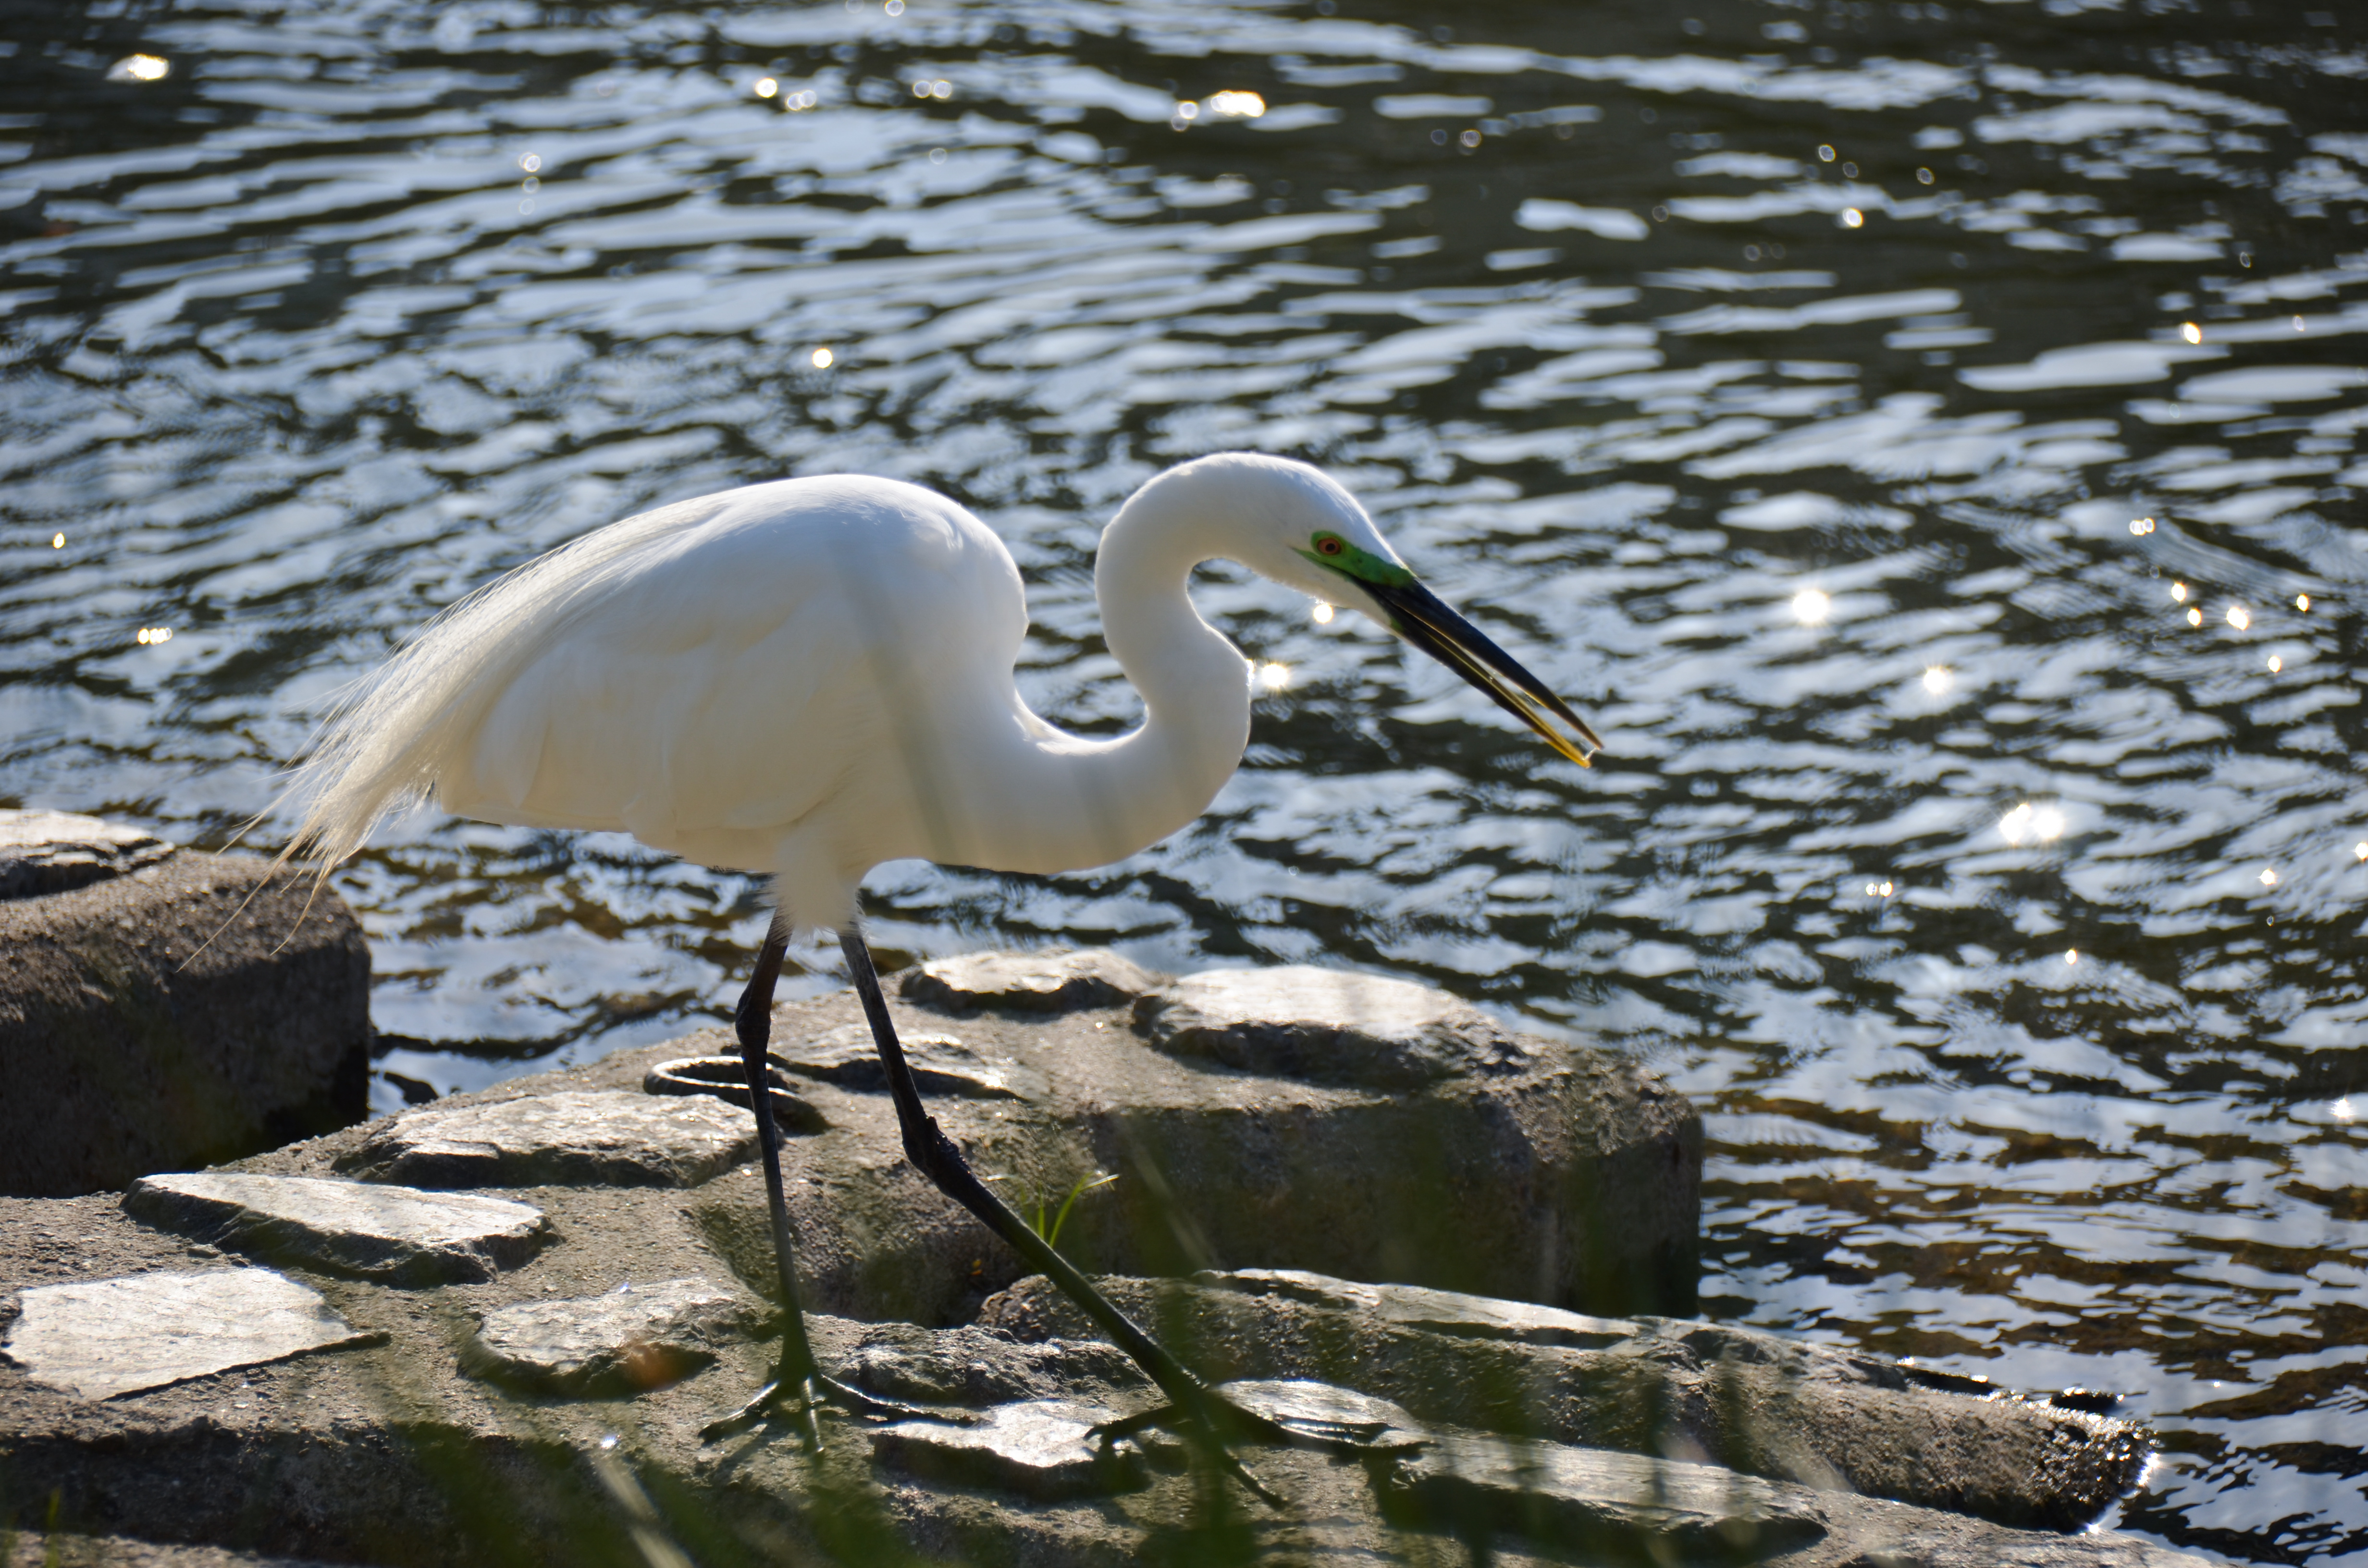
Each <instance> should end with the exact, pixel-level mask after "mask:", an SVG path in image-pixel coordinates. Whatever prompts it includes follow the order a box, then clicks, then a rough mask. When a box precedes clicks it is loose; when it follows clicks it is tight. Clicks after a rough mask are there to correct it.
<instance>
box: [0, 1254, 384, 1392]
mask: <svg viewBox="0 0 2368 1568" xmlns="http://www.w3.org/2000/svg"><path fill="white" fill-rule="evenodd" d="M22 1299H23V1312H21V1314H20V1315H19V1316H18V1317H17V1323H16V1326H15V1327H14V1328H13V1329H11V1330H10V1332H9V1335H8V1343H7V1345H6V1347H5V1349H6V1355H7V1358H8V1359H10V1360H11V1361H14V1362H15V1363H16V1364H17V1366H19V1367H22V1368H24V1369H25V1372H26V1375H27V1376H28V1377H30V1378H32V1379H33V1380H34V1381H37V1382H42V1383H46V1384H48V1385H49V1386H50V1387H51V1388H55V1389H63V1390H65V1391H66V1392H70V1393H74V1394H78V1395H80V1396H81V1397H82V1398H84V1399H112V1398H113V1397H115V1396H116V1395H117V1394H123V1393H137V1392H140V1391H142V1389H154V1388H163V1387H165V1385H166V1384H168V1383H178V1382H186V1381H188V1380H189V1379H191V1378H202V1377H207V1376H210V1375H211V1374H212V1373H215V1372H226V1371H229V1370H230V1369H233V1368H234V1367H256V1366H261V1365H264V1364H265V1363H267V1362H271V1361H284V1360H286V1359H287V1358H289V1357H290V1356H302V1355H303V1354H304V1353H305V1352H306V1351H309V1350H332V1349H336V1347H337V1346H344V1345H361V1344H367V1343H370V1342H371V1341H372V1340H373V1339H374V1338H375V1336H374V1335H366V1334H357V1333H355V1332H354V1330H353V1329H352V1327H351V1326H349V1325H348V1324H347V1322H346V1320H345V1319H343V1318H341V1317H339V1316H338V1315H337V1314H336V1312H335V1311H333V1310H332V1309H331V1308H330V1306H329V1303H328V1302H326V1301H323V1300H322V1299H321V1296H320V1293H319V1292H318V1291H316V1290H311V1289H308V1288H307V1287H305V1286H302V1285H300V1284H298V1283H297V1282H296V1281H295V1280H293V1279H290V1278H287V1277H286V1276H285V1275H282V1274H279V1273H275V1272H274V1271H273V1270H271V1269H268V1268H210V1269H162V1270H159V1271H157V1272H156V1273H154V1274H134V1275H130V1276H127V1277H125V1278H120V1279H94V1280H89V1281H86V1282H83V1283H79V1284H73V1285H40V1286H36V1287H34V1288H33V1289H31V1290H27V1291H25V1292H24V1294H23V1298H22Z"/></svg>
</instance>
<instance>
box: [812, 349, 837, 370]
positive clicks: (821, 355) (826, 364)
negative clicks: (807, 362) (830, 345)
mask: <svg viewBox="0 0 2368 1568" xmlns="http://www.w3.org/2000/svg"><path fill="white" fill-rule="evenodd" d="M837 358H838V357H837V355H835V354H833V353H832V352H831V351H830V350H829V349H827V348H817V349H815V350H814V369H817V370H827V369H830V368H831V365H832V364H833V363H834V362H835V361H836V360H837Z"/></svg>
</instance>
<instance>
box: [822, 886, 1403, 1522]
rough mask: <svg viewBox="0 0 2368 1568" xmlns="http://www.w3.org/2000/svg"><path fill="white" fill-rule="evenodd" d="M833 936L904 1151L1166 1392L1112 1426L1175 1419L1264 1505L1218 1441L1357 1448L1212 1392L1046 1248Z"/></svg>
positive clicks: (851, 952) (864, 959) (856, 938)
mask: <svg viewBox="0 0 2368 1568" xmlns="http://www.w3.org/2000/svg"><path fill="white" fill-rule="evenodd" d="M838 943H839V947H840V949H842V950H843V951H844V952H845V953H846V954H847V967H848V971H849V972H851V973H852V974H853V975H854V976H855V991H856V994H857V995H859V996H860V997H861V998H862V999H863V1012H864V1016H865V1017H867V1018H868V1019H869V1020H870V1021H871V1039H872V1043H873V1044H874V1045H876V1046H877V1047H878V1048H879V1051H880V1062H881V1065H882V1067H883V1068H884V1069H885V1070H886V1072H887V1075H888V1092H889V1094H890V1095H891V1096H893V1097H894V1100H895V1102H896V1124H897V1126H898V1128H899V1129H900V1130H901V1131H903V1133H904V1139H905V1158H906V1159H908V1160H911V1161H912V1162H913V1164H914V1165H916V1166H918V1167H919V1168H920V1170H921V1172H922V1174H924V1175H926V1176H928V1178H929V1179H930V1180H931V1181H932V1182H935V1183H936V1184H937V1187H938V1190H939V1191H940V1192H942V1193H944V1194H945V1195H946V1196H947V1197H949V1198H951V1199H953V1200H954V1201H955V1202H957V1203H959V1204H961V1205H962V1207H963V1208H965V1209H967V1210H970V1211H971V1212H972V1213H973V1214H975V1215H977V1216H978V1218H979V1219H980V1220H981V1221H984V1222H985V1225H986V1227H987V1229H989V1230H991V1231H993V1232H994V1233H996V1235H998V1236H1000V1237H1002V1238H1003V1240H1004V1242H1005V1243H1006V1244H1008V1245H1009V1246H1010V1248H1011V1250H1012V1251H1014V1252H1016V1253H1018V1254H1019V1256H1021V1257H1023V1258H1025V1259H1027V1260H1028V1262H1029V1264H1030V1265H1031V1266H1032V1267H1035V1268H1036V1269H1037V1270H1038V1271H1039V1272H1041V1273H1042V1274H1045V1275H1047V1276H1049V1277H1050V1278H1051V1279H1052V1280H1053V1283H1054V1284H1056V1285H1058V1286H1059V1287H1060V1288H1061V1290H1062V1293H1063V1294H1064V1295H1066V1296H1067V1297H1068V1298H1069V1300H1071V1301H1075V1302H1076V1304H1077V1305H1078V1306H1079V1307H1080V1308H1081V1309H1083V1310H1084V1312H1085V1313H1086V1315H1087V1317H1090V1318H1092V1319H1093V1320H1094V1322H1095V1323H1096V1324H1099V1326H1100V1328H1101V1330H1102V1332H1103V1333H1105V1334H1107V1335H1110V1342H1111V1343H1112V1344H1114V1345H1116V1346H1118V1347H1119V1348H1120V1349H1121V1350H1123V1351H1125V1352H1126V1353H1127V1355H1128V1356H1129V1357H1131V1358H1133V1361H1134V1363H1135V1365H1136V1366H1138V1367H1141V1368H1142V1369H1144V1372H1145V1373H1146V1374H1147V1375H1148V1376H1149V1377H1150V1379H1151V1381H1153V1382H1155V1383H1156V1384H1157V1385H1158V1386H1159V1391H1160V1392H1162V1393H1164V1394H1166V1395H1167V1400H1168V1405H1169V1409H1168V1410H1167V1411H1165V1412H1155V1413H1153V1414H1152V1415H1148V1416H1142V1417H1137V1418H1135V1419H1133V1420H1132V1421H1128V1422H1121V1423H1117V1424H1115V1425H1114V1428H1113V1430H1116V1429H1117V1428H1119V1427H1124V1428H1130V1429H1139V1428H1140V1427H1142V1426H1146V1425H1150V1424H1152V1423H1153V1422H1154V1421H1155V1420H1157V1419H1160V1418H1161V1417H1168V1418H1172V1417H1177V1416H1180V1417H1182V1418H1183V1420H1184V1422H1185V1424H1186V1425H1185V1428H1184V1429H1185V1430H1186V1431H1187V1432H1189V1433H1194V1434H1195V1435H1199V1436H1203V1437H1208V1438H1211V1439H1213V1443H1214V1445H1215V1447H1216V1449H1217V1452H1218V1454H1219V1456H1220V1458H1221V1459H1222V1460H1223V1461H1224V1464H1225V1466H1226V1468H1228V1469H1229V1470H1231V1471H1233V1473H1234V1474H1235V1475H1236V1476H1238V1477H1239V1478H1240V1479H1241V1480H1242V1482H1243V1483H1245V1484H1247V1486H1248V1487H1249V1488H1250V1489H1251V1490H1252V1491H1254V1492H1256V1493H1257V1494H1258V1495H1259V1496H1260V1497H1262V1498H1264V1499H1265V1500H1266V1501H1268V1502H1269V1503H1272V1502H1276V1501H1278V1499H1277V1498H1276V1497H1275V1496H1274V1494H1272V1493H1270V1492H1269V1491H1267V1489H1266V1488H1265V1487H1263V1486H1260V1485H1259V1484H1258V1482H1257V1481H1256V1480H1255V1479H1254V1478H1253V1477H1251V1476H1250V1475H1249V1473H1248V1472H1247V1471H1244V1470H1243V1469H1242V1468H1241V1466H1240V1464H1239V1463H1238V1462H1237V1461H1236V1460H1234V1458H1233V1456H1232V1455H1231V1454H1230V1453H1226V1452H1224V1444H1227V1443H1234V1442H1241V1441H1244V1440H1257V1441H1261V1442H1272V1443H1295V1444H1303V1445H1313V1446H1318V1447H1325V1448H1339V1449H1354V1448H1356V1447H1358V1446H1359V1445H1357V1444H1356V1443H1355V1442H1354V1440H1353V1439H1352V1438H1349V1437H1347V1436H1346V1434H1341V1433H1334V1432H1330V1431H1319V1430H1315V1429H1309V1430H1296V1429H1293V1428H1291V1427H1286V1426H1281V1425H1279V1424H1277V1423H1275V1422H1273V1421H1269V1420H1268V1419H1267V1418H1266V1417H1264V1416H1262V1415H1257V1414H1256V1413H1254V1412H1252V1411H1248V1410H1245V1409H1243V1408H1242V1407H1241V1406H1240V1405H1238V1404H1235V1403H1233V1402H1232V1401H1231V1400H1228V1399H1226V1398H1224V1396H1222V1395H1220V1394H1217V1393H1214V1392H1212V1391H1211V1390H1210V1389H1209V1387H1208V1386H1207V1385H1206V1384H1204V1383H1202V1382H1201V1380H1200V1379H1198V1378H1196V1377H1194V1376H1193V1375H1192V1374H1191V1373H1190V1371H1188V1370H1187V1369H1185V1367H1184V1364H1183V1363H1182V1362H1180V1361H1178V1360H1177V1359H1176V1358H1175V1357H1173V1356H1171V1355H1169V1354H1168V1353H1167V1351H1166V1350H1165V1349H1163V1348H1162V1347H1161V1346H1160V1345H1159V1343H1158V1342H1157V1341H1156V1340H1155V1339H1153V1338H1152V1337H1151V1335H1147V1334H1145V1333H1144V1332H1143V1330H1142V1329H1140V1328H1138V1327H1136V1326H1135V1324H1134V1323H1133V1320H1132V1319H1130V1318H1129V1317H1128V1316H1127V1315H1126V1314H1125V1313H1124V1312H1121V1311H1119V1309H1118V1306H1117V1304H1116V1303H1115V1302H1113V1301H1110V1298H1109V1297H1107V1296H1105V1295H1103V1294H1102V1293H1101V1292H1100V1291H1099V1290H1096V1289H1095V1288H1094V1284H1093V1281H1092V1280H1090V1279H1087V1278H1086V1277H1085V1276H1084V1275H1083V1274H1081V1273H1079V1272H1078V1271H1077V1269H1076V1266H1075V1265H1073V1264H1072V1263H1070V1262H1069V1260H1068V1259H1067V1258H1065V1257H1063V1256H1061V1255H1060V1254H1059V1253H1057V1252H1055V1251H1053V1248H1052V1246H1051V1244H1048V1243H1047V1242H1046V1241H1045V1240H1044V1238H1043V1237H1042V1236H1040V1235H1038V1234H1037V1233H1035V1231H1033V1230H1032V1229H1030V1227H1029V1224H1028V1222H1027V1221H1024V1220H1022V1219H1021V1218H1020V1217H1019V1215H1018V1214H1017V1213H1015V1212H1013V1211H1012V1209H1011V1206H1010V1205H1009V1204H1008V1203H1006V1202H1004V1201H1003V1199H1000V1198H998V1197H996V1195H995V1193H994V1192H993V1191H992V1190H991V1189H989V1188H988V1187H987V1185H986V1184H985V1182H983V1181H981V1180H979V1179H978V1177H977V1176H973V1174H972V1173H971V1168H970V1165H969V1163H968V1162H967V1161H965V1160H964V1159H963V1158H962V1151H961V1150H959V1149H957V1148H955V1147H954V1144H953V1141H952V1140H951V1139H950V1138H948V1137H947V1136H946V1135H945V1133H944V1132H943V1131H940V1130H939V1127H938V1124H937V1121H936V1120H935V1119H933V1118H932V1117H931V1116H930V1115H929V1114H928V1111H927V1110H925V1109H924V1108H922V1105H921V1091H920V1088H919V1085H916V1084H915V1083H914V1081H913V1070H912V1068H911V1067H909V1066H907V1065H906V1064H905V1048H904V1046H903V1045H902V1044H900V1043H899V1042H898V1040H897V1039H896V1026H895V1024H894V1022H893V1021H892V1020H891V1019H890V1018H889V1017H888V999H887V998H886V997H885V996H883V995H882V994H881V991H880V976H879V974H878V972H877V971H874V969H873V968H872V964H871V949H869V948H867V947H865V946H864V943H863V937H862V934H861V933H860V932H859V931H858V930H856V929H855V928H854V926H848V927H846V928H845V929H842V930H841V931H840V932H839V934H838Z"/></svg>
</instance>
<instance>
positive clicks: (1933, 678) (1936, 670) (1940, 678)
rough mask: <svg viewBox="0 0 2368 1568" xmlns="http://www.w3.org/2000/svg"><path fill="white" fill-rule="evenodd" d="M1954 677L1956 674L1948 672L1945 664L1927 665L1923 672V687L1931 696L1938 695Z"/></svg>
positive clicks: (1946, 688) (1947, 687)
mask: <svg viewBox="0 0 2368 1568" xmlns="http://www.w3.org/2000/svg"><path fill="white" fill-rule="evenodd" d="M1956 678H1957V677H1956V676H1952V675H1951V674H1950V673H1949V671H1948V669H1947V668H1946V667H1945V666H1943V665H1931V666H1930V667H1928V668H1927V669H1926V670H1925V672H1924V689H1925V690H1927V691H1929V692H1930V693H1931V694H1932V695H1933V696H1935V697H1938V696H1940V695H1941V693H1942V692H1944V691H1946V690H1948V689H1949V687H1950V685H1951V683H1952V682H1953V681H1954V680H1955V679H1956Z"/></svg>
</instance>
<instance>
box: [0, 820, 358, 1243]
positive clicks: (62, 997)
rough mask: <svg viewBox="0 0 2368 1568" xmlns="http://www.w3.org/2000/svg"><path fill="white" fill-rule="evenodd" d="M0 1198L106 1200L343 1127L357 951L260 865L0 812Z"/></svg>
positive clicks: (331, 899)
mask: <svg viewBox="0 0 2368 1568" xmlns="http://www.w3.org/2000/svg"><path fill="white" fill-rule="evenodd" d="M0 888H5V889H6V890H10V891H7V892H5V893H0V1192H5V1193H7V1194H11V1195H14V1196H18V1197H50V1198H58V1197H65V1196H68V1195H71V1194H74V1193H81V1192H95V1191H100V1190H104V1189H109V1188H114V1189H120V1188H122V1187H126V1186H128V1185H129V1184H130V1183H131V1181H132V1180H133V1179H134V1178H136V1177H139V1176H147V1175H151V1174H153V1173H154V1172H157V1171H169V1170H187V1169H189V1168H191V1167H193V1166H198V1165H210V1164H213V1163H216V1162H219V1161H222V1160H228V1159H235V1158H238V1157H240V1156H242V1155H246V1154H251V1153H256V1152H257V1151H259V1150H266V1149H271V1148H276V1147H279V1146H280V1145H282V1144H285V1143H287V1142H290V1140H292V1139H299V1138H305V1137H311V1136H313V1135H316V1134H319V1133H323V1132H326V1131H331V1130H332V1129H335V1128H338V1127H342V1126H345V1125H347V1124H348V1123H351V1122H354V1121H358V1120H359V1119H361V1118H362V1117H363V1116H364V1115H365V1114H367V1112H368V1108H369V1088H370V1082H369V1080H370V949H369V948H368V947H367V945H365V943H364V942H363V940H362V934H361V927H360V926H359V924H357V923H356V921H355V919H354V916H353V913H352V911H350V910H348V909H347V907H346V905H345V903H344V901H343V900H341V899H339V898H338V897H337V895H336V893H334V892H330V891H328V890H327V889H319V890H315V889H314V888H313V886H312V883H311V880H310V879H309V877H307V876H305V875H304V874H302V873H293V874H290V873H281V874H279V875H275V874H274V873H273V871H272V868H271V865H270V863H269V862H268V861H265V860H260V859H256V858H253V857H250V856H244V855H208V854H203V853H201V852H199V851H198V850H194V849H181V848H176V847H174V846H171V845H168V844H165V843H163V842H161V841H160V840H157V839H155V838H154V837H152V836H150V835H146V834H144V833H141V832H139V831H138V830H136V829H131V828H126V827H123V826H121V825H120V824H110V823H105V822H100V821H98V820H97V819H96V818H91V817H77V816H73V815H70V814H68V813H64V812H6V811H0Z"/></svg>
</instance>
